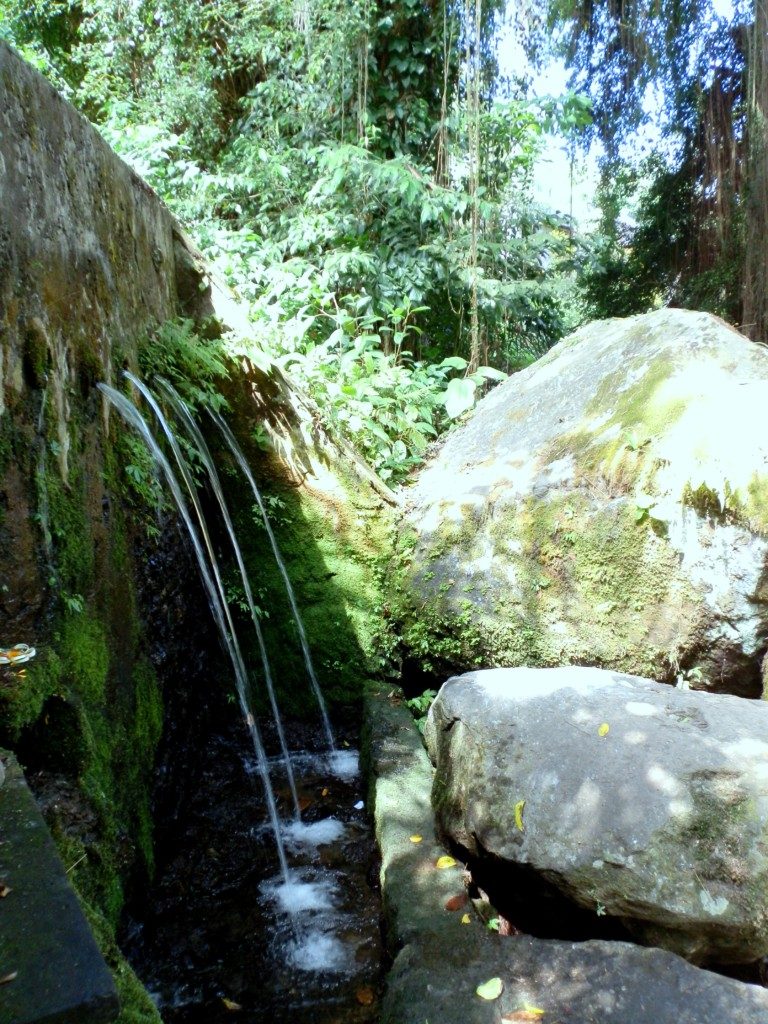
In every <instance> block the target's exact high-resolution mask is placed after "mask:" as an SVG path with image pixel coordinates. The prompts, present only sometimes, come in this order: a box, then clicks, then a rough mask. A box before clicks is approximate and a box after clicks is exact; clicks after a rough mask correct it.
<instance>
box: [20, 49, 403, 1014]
mask: <svg viewBox="0 0 768 1024" xmlns="http://www.w3.org/2000/svg"><path fill="white" fill-rule="evenodd" d="M0 192H1V193H2V195H3V204H2V210H0V548H1V549H2V551H3V555H4V564H3V574H2V577H0V624H1V632H0V647H2V646H9V645H11V644H15V643H27V644H30V645H32V646H34V647H35V648H36V649H37V656H36V657H35V658H34V659H33V660H32V661H31V662H29V663H28V664H26V665H24V666H22V667H18V668H11V667H8V668H0V741H2V742H3V743H5V744H6V745H8V746H10V747H12V748H13V749H15V750H16V751H17V753H18V755H19V758H20V761H21V762H22V764H23V765H25V766H26V768H27V769H28V771H29V774H30V777H31V781H32V784H33V786H34V787H35V789H36V792H37V795H38V798H39V800H40V801H41V803H42V805H43V808H44V810H45V813H46V816H47V820H48V822H49V825H50V827H51V830H52V832H53V834H54V836H55V838H56V840H57V842H58V845H59V848H60V851H61V854H62V857H63V859H64V861H65V862H66V864H67V866H68V867H69V868H70V877H71V878H72V881H73V884H74V885H75V887H76V889H77V891H78V892H79V894H80V896H81V898H82V900H83V903H84V905H85V907H86V910H87V913H88V915H89V918H90V920H91V922H92V924H93V926H94V929H95V931H96V933H97V935H98V936H99V940H100V943H101V945H102V949H103V950H104V952H105V955H106V957H107V959H108V961H109V962H110V964H111V966H112V967H113V969H114V971H115V974H116V979H117V982H118V986H119V988H120V989H121V992H122V994H123V996H124V999H125V1006H124V1009H123V1014H122V1017H121V1021H122V1024H139V1022H141V1021H144V1022H150V1021H156V1020H157V1019H158V1018H157V1015H156V1012H155V1011H154V1009H153V1008H152V1006H151V1003H150V1001H149V1000H148V999H147V998H146V995H145V994H144V993H143V992H142V990H141V987H140V985H139V984H138V982H137V981H136V979H135V977H134V976H133V975H132V973H131V971H130V969H129V968H128V967H127V965H126V964H125V962H124V960H123V959H122V957H121V956H120V954H119V951H118V950H117V948H116V946H115V945H114V931H115V926H116V924H117V922H118V918H119V916H120V914H121V910H122V909H123V906H124V903H125V900H126V897H127V895H128V894H129V891H130V889H131V888H132V887H133V888H136V884H137V883H140V884H143V883H144V882H145V881H146V879H147V878H148V877H149V876H150V875H151V872H152V866H153V856H154V852H153V822H152V791H153V770H154V767H155V762H156V757H157V752H158V745H159V744H161V743H163V744H166V745H167V743H166V741H167V735H168V732H169V730H170V727H171V726H172V725H173V723H171V722H169V720H168V718H167V714H168V712H167V711H166V709H168V708H175V709H178V708H179V707H180V706H182V705H184V704H185V703H186V704H187V705H189V704H192V705H193V702H194V699H195V697H194V694H195V692H199V690H197V688H198V687H200V686H219V687H222V688H223V687H226V686H228V685H230V682H229V680H228V672H227V670H226V667H223V668H222V659H221V654H220V652H219V650H218V645H217V642H216V639H215V637H214V636H213V634H212V629H211V624H210V621H209V617H208V615H207V611H206V609H205V599H204V597H202V592H201V587H200V585H199V583H198V581H197V578H196V574H195V571H194V567H193V565H192V563H191V560H190V559H189V557H188V556H186V555H184V554H183V552H182V553H181V554H182V555H183V557H180V558H178V559H176V558H175V555H174V552H176V551H177V550H178V549H179V544H180V541H179V534H178V532H177V529H176V521H175V518H174V516H173V514H172V513H171V512H170V511H169V508H168V504H167V500H166V499H164V498H163V497H162V491H161V489H160V488H159V487H158V485H157V483H156V481H155V479H154V477H153V470H152V466H151V460H150V459H149V458H148V456H147V455H146V452H144V451H143V449H142V447H141V444H140V443H139V442H138V441H137V438H136V437H135V436H133V434H132V433H131V432H130V431H129V430H128V429H127V428H126V427H125V425H124V424H123V423H122V421H121V420H120V419H119V418H118V416H117V414H116V413H115V412H114V411H113V410H111V409H110V407H109V406H108V404H107V402H106V400H105V399H104V397H103V395H102V393H101V392H100V391H99V390H98V388H97V386H96V385H97V384H98V383H99V382H100V381H104V382H107V383H110V384H112V385H114V386H116V387H122V386H123V385H122V382H121V377H120V371H121V370H122V369H123V368H128V369H131V370H133V371H134V372H135V371H137V370H138V369H139V367H140V366H141V365H142V363H143V364H144V365H156V363H157V360H155V361H154V362H153V359H152V358H149V359H142V355H145V356H150V357H151V356H153V355H157V350H156V346H157V344H158V341H157V339H158V338H160V339H161V340H162V338H163V337H164V336H165V335H163V333H162V330H161V328H162V327H163V325H164V324H167V323H168V322H170V321H172V320H174V319H175V318H176V317H179V316H182V317H185V318H187V320H189V321H192V323H193V325H194V328H195V331H196V334H194V335H193V334H191V333H190V331H189V329H188V328H184V331H183V332H182V333H184V337H185V339H186V340H185V344H187V343H189V344H191V345H195V344H198V345H205V344H216V345H217V351H220V350H221V346H219V344H218V342H216V341H213V342H210V341H209V342H204V341H202V340H201V339H202V338H207V339H211V338H214V339H215V338H216V337H217V336H219V335H220V334H221V332H222V330H226V327H225V326H224V324H223V323H222V320H226V323H227V324H228V325H229V326H237V325H238V324H239V325H240V326H242V322H243V321H242V318H239V316H240V315H239V311H238V310H237V309H236V308H235V307H234V305H233V304H232V303H231V302H230V301H229V300H228V299H226V297H222V296H221V294H219V293H217V292H216V288H215V286H212V285H211V282H210V281H209V280H208V278H207V276H206V272H205V268H204V267H203V266H202V263H201V261H200V257H199V255H198V254H197V253H195V252H194V250H192V249H191V247H190V246H189V244H188V242H187V241H186V240H185V238H184V235H183V233H182V231H181V230H180V228H179V226H178V225H177V224H176V223H175V222H174V221H173V219H172V218H171V216H170V215H169V214H168V212H167V211H166V210H165V208H164V207H163V206H162V204H161V203H160V202H159V200H158V199H157V197H156V196H155V195H154V193H153V192H152V191H151V190H150V189H149V188H148V187H147V186H146V184H145V183H144V182H142V181H141V180H140V179H139V178H138V177H137V176H136V175H135V174H133V172H131V171H130V170H129V168H127V167H126V166H125V165H124V164H123V163H122V162H121V161H120V160H119V159H118V158H117V157H116V156H115V155H114V154H113V153H112V152H111V151H110V150H109V148H108V147H107V146H106V144H105V143H104V142H103V140H102V139H101V138H100V137H99V135H98V134H97V133H96V132H95V131H94V129H93V128H92V127H91V126H90V125H89V124H88V123H87V122H86V121H85V120H84V119H83V118H82V117H80V116H79V115H78V114H77V113H76V112H75V111H74V110H73V109H72V108H70V107H69V106H68V105H67V104H66V103H65V102H64V101H63V100H62V99H61V98H60V97H59V96H58V95H57V94H56V93H55V92H54V90H53V89H51V87H50V86H49V85H48V84H47V83H46V82H45V81H44V80H43V79H42V78H41V77H40V76H39V75H38V74H37V73H36V72H35V71H34V70H33V69H31V68H29V67H28V66H26V65H25V64H24V63H23V62H22V61H21V60H20V59H19V58H18V57H17V56H16V55H15V54H13V52H12V51H11V50H9V49H8V47H7V46H5V45H4V44H2V43H0ZM152 346H155V349H154V351H151V349H152ZM165 355H168V353H165ZM166 363H167V359H161V360H160V363H159V365H160V366H162V367H163V368H164V371H165V369H166ZM200 364H201V366H202V365H203V364H205V365H207V366H209V365H210V360H208V361H206V360H200ZM230 367H231V371H232V372H231V376H230V381H229V384H228V398H229V400H230V403H231V406H232V414H231V423H232V425H233V429H234V430H235V432H236V433H237V434H238V436H240V438H241V440H243V442H244V444H245V447H246V454H247V455H248V457H249V458H250V459H251V461H252V464H253V465H254V469H255V471H256V473H257V475H258V477H259V481H260V483H262V484H263V487H264V494H265V498H266V500H267V504H268V507H269V508H270V511H271V513H272V521H273V525H274V528H275V531H276V534H277V537H278V541H279V543H280V546H281V548H282V551H283V554H284V557H285V561H286V563H287V566H288V571H289V573H290V574H291V576H292V578H293V580H294V585H295V589H296V597H297V601H298V604H299V606H300V608H301V609H302V613H303V616H304V622H305V626H306V630H307V635H308V639H309V644H310V647H311V650H312V655H313V660H314V662H315V667H316V669H317V672H318V676H319V678H320V682H321V685H322V686H323V689H324V690H325V692H326V695H327V696H328V698H329V699H330V701H331V704H332V711H334V710H335V713H336V714H338V713H340V709H344V713H348V711H349V709H350V707H351V706H352V705H354V704H356V703H358V702H359V697H360V694H361V693H362V690H363V688H364V686H365V684H366V682H367V680H369V679H370V678H371V677H372V676H377V675H380V674H381V673H382V672H383V671H385V670H386V667H387V664H388V654H389V648H388V646H387V645H388V639H387V629H386V627H385V628H382V626H381V623H382V615H381V613H382V601H381V581H382V577H383V575H384V573H385V568H384V562H383V559H384V558H385V557H386V556H385V555H383V554H382V552H383V551H384V550H385V549H386V545H387V544H388V543H389V539H390V529H391V523H392V515H391V511H392V507H393V499H392V496H391V495H390V494H389V493H388V492H387V491H386V489H385V488H383V487H382V486H381V485H379V484H377V482H376V481H375V480H374V478H373V477H372V476H371V474H370V473H367V471H365V470H364V469H363V467H362V465H361V464H360V463H359V462H357V460H356V459H355V458H354V456H353V455H352V454H351V453H349V452H347V451H346V450H344V449H343V447H341V446H340V445H339V444H337V443H336V442H334V441H333V440H332V439H331V438H329V437H328V436H327V435H326V434H325V432H324V431H323V428H322V426H321V424H320V421H319V417H318V415H317V411H316V410H315V409H313V408H312V406H311V403H309V402H308V400H306V399H303V398H302V397H301V396H299V395H297V394H296V393H295V392H294V391H293V390H292V389H291V388H290V386H289V385H288V384H287V383H286V382H285V381H284V380H283V379H282V377H281V376H280V375H279V373H277V372H274V373H272V374H264V373H259V372H257V371H255V370H253V371H252V372H246V370H244V369H243V368H242V367H241V366H240V364H235V363H230ZM185 372H186V371H185ZM189 383H191V384H194V382H189ZM207 386H210V381H208V382H207ZM256 427H259V428H260V430H261V431H263V430H264V429H265V428H266V429H267V431H268V433H269V438H270V441H269V444H268V445H267V450H266V451H264V450H262V448H261V447H260V446H259V445H258V444H256V443H255V442H254V439H253V430H254V428H256ZM259 436H261V435H259ZM219 455H221V453H219ZM222 457H223V458H224V460H225V461H226V457H224V456H222ZM227 489H228V491H229V493H230V498H231V501H232V506H233V509H234V514H235V518H236V519H237V521H238V526H239V532H240V536H241V539H242V540H243V543H244V547H245V549H246V555H247V557H248V561H249V563H250V568H251V573H252V579H253V581H254V586H255V589H256V591H257V596H258V600H259V601H260V602H261V604H262V606H263V609H264V611H265V613H266V614H268V617H266V618H265V620H264V623H265V632H266V637H267V643H268V647H269V651H270V655H271V658H272V663H273V671H274V673H275V676H276V679H277V682H278V689H279V690H280V692H281V696H282V698H283V704H284V706H285V708H286V710H287V711H288V712H289V713H296V714H300V715H304V716H306V717H311V716H312V715H313V714H314V713H315V712H314V708H313V706H312V698H311V697H310V695H309V690H308V687H307V683H306V673H305V670H304V666H303V661H302V659H301V655H300V650H299V646H298V644H297V638H296V635H295V631H294V630H293V627H292V626H291V625H290V623H289V616H288V605H287V601H286V598H285V594H284V590H283V587H282V582H281V580H280V578H279V575H278V573H277V569H276V566H275V563H274V560H273V559H272V557H271V554H270V553H269V552H267V550H266V543H265V541H266V538H265V535H264V531H263V528H262V527H261V526H260V524H259V523H258V522H255V521H254V517H253V514H252V508H253V500H252V498H251V496H250V493H249V492H248V490H247V489H246V485H245V483H244V481H243V480H242V479H238V478H237V476H236V474H235V473H234V472H230V473H228V474H227ZM219 539H221V538H219ZM182 543H183V542H182ZM224 562H225V564H226V557H225V559H224ZM226 571H227V573H229V569H227V570H226ZM233 582H236V581H233V578H231V576H229V575H228V583H230V584H233ZM249 653H250V654H251V656H252V659H253V661H254V663H255V657H253V655H254V652H253V651H251V652H249ZM164 730H165V733H164ZM163 735H164V736H165V738H164V739H162V741H161V736H163ZM165 824H166V825H167V823H165Z"/></svg>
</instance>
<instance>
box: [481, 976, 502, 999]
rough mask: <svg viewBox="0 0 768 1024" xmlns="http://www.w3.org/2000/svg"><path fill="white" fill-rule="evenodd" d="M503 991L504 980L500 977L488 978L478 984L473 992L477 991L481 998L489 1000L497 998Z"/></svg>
mask: <svg viewBox="0 0 768 1024" xmlns="http://www.w3.org/2000/svg"><path fill="white" fill-rule="evenodd" d="M503 991H504V982H503V981H502V980H501V978H489V979H488V981H484V982H483V984H482V985H478V986H477V988H476V989H475V992H477V994H478V995H479V996H480V998H481V999H487V1000H488V1001H489V1002H490V1001H491V1000H492V999H498V998H499V996H500V995H501V993H502V992H503Z"/></svg>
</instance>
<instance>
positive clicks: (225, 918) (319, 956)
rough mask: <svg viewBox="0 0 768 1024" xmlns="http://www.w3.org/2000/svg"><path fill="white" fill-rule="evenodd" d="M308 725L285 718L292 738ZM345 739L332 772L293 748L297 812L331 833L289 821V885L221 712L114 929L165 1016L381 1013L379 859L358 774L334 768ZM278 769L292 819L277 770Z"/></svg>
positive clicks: (241, 746)
mask: <svg viewBox="0 0 768 1024" xmlns="http://www.w3.org/2000/svg"><path fill="white" fill-rule="evenodd" d="M297 733H298V734H297ZM292 739H293V744H291V740H292ZM303 739H304V737H303V736H301V735H300V730H297V729H291V728H290V727H289V744H291V745H292V749H295V746H294V745H298V743H299V742H301V741H302V740H303ZM340 747H341V761H342V762H343V763H342V764H337V765H336V766H335V767H336V769H337V771H336V772H335V773H334V771H333V770H331V767H330V766H329V764H328V763H327V757H326V756H325V755H323V754H321V753H312V752H305V753H304V754H302V755H301V756H299V757H298V758H297V761H296V768H297V775H298V776H299V778H300V779H301V783H300V787H299V788H300V797H301V800H302V805H303V808H304V809H303V813H302V822H303V825H304V826H305V830H306V832H307V833H310V834H312V835H314V838H315V840H316V839H317V838H318V837H319V838H323V837H322V835H320V836H319V835H318V833H321V832H325V833H327V835H326V836H325V838H326V839H328V840H330V841H328V842H323V843H320V844H316V843H315V842H313V843H307V842H306V841H305V842H297V841H296V838H295V837H294V838H293V839H292V838H291V833H290V832H289V833H288V834H287V837H286V842H287V844H288V853H289V857H288V859H289V863H290V866H291V884H290V885H289V886H288V887H287V888H285V887H283V886H281V885H280V881H281V880H280V878H279V875H278V866H277V858H276V856H275V854H274V847H273V841H272V834H271V832H270V830H269V828H268V826H267V824H266V813H265V810H264V805H263V799H262V785H261V778H260V776H259V775H258V773H257V772H256V771H255V768H254V765H253V755H252V751H251V750H249V748H248V737H247V733H246V730H245V728H244V727H243V726H242V724H241V723H240V722H239V721H237V720H234V721H230V722H228V723H226V724H220V725H219V727H218V728H216V729H215V730H214V734H213V735H210V737H209V738H208V739H207V740H205V741H204V744H203V745H202V748H201V749H199V751H197V752H196V757H197V758H198V761H197V764H196V766H195V768H196V770H195V776H196V778H195V785H194V786H193V787H192V788H191V792H190V794H189V795H188V796H187V798H186V800H185V801H184V804H183V806H182V807H179V808H178V809H177V814H176V817H175V819H174V820H173V821H165V822H164V823H163V825H164V826H165V827H164V828H163V829H162V835H163V837H164V838H163V845H162V850H161V865H160V869H159V873H158V877H157V879H156V881H155V884H154V886H153V887H152V888H151V889H150V890H149V891H148V892H147V893H146V898H145V899H141V900H139V901H137V903H136V905H135V907H134V912H133V918H132V919H131V920H129V921H128V922H127V923H126V926H125V928H124V931H123V935H122V942H121V945H122V946H123V948H124V950H125V952H126V954H127V956H128V958H129V960H130V961H131V963H132V964H133V966H134V968H135V970H136V972H137V973H138V975H139V977H140V978H141V979H142V981H143V982H144V984H145V985H146V987H147V988H148V989H149V991H150V992H151V993H152V994H153V996H154V998H155V999H156V1002H157V1004H158V1007H159V1009H160V1012H161V1013H162V1016H163V1019H164V1020H165V1021H166V1022H167V1024H219V1022H224V1021H226V1022H230V1024H231V1022H237V1021H241V1022H243V1024H257V1022H262V1021H264V1022H266V1021H270V1022H271V1024H283V1022H285V1024H288V1022H291V1024H301V1022H304V1021H306V1022H312V1024H373V1022H374V1021H375V1020H376V1019H377V1016H378V1008H377V1003H378V998H379V990H380V984H381V972H382V957H383V953H382V947H381V940H380V929H379V897H378V892H377V888H376V887H377V879H378V866H377V864H376V861H375V848H374V844H373V840H372V836H371V830H370V826H369V822H368V820H367V816H366V811H365V809H360V808H356V807H355V805H356V804H358V803H359V801H361V800H363V798H364V797H363V784H362V780H361V778H360V776H359V774H354V775H351V776H350V775H349V774H347V773H344V772H342V771H341V770H340V769H341V768H347V769H348V768H350V767H351V766H353V765H354V762H355V752H354V751H353V750H351V749H348V748H347V747H345V746H344V745H343V741H342V744H340ZM273 779H274V784H275V786H276V789H277V793H278V800H279V803H280V805H281V809H282V811H283V812H284V814H285V815H286V817H288V818H289V819H290V810H289V800H290V797H289V795H288V792H287V787H286V786H285V785H284V780H283V779H282V778H281V775H280V773H279V771H277V770H276V771H275V773H274V775H273ZM334 821H335V822H336V823H337V824H334ZM334 832H336V833H338V834H337V835H336V836H334V835H333V833H334ZM305 838H306V837H305ZM286 904H290V906H291V907H292V908H293V913H287V912H286V910H285V905H286Z"/></svg>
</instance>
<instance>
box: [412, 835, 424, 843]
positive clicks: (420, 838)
mask: <svg viewBox="0 0 768 1024" xmlns="http://www.w3.org/2000/svg"><path fill="white" fill-rule="evenodd" d="M423 838H424V836H411V842H412V843H420V842H421V841H422V839H423Z"/></svg>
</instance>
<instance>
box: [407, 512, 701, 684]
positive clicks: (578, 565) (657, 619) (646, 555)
mask: <svg viewBox="0 0 768 1024" xmlns="http://www.w3.org/2000/svg"><path fill="white" fill-rule="evenodd" d="M478 530H479V527H477V526H474V527H473V529H472V530H471V531H469V532H468V533H467V532H466V531H460V532H457V527H456V524H453V523H448V524H447V525H446V524H443V525H442V526H441V527H440V529H439V531H438V536H437V538H433V539H432V540H431V541H429V542H428V544H427V546H426V548H425V551H424V552H422V553H420V557H419V559H418V564H419V565H426V564H429V566H430V570H431V571H430V574H429V575H431V576H432V577H433V578H432V579H427V578H426V576H427V574H422V575H421V576H420V577H419V578H417V579H415V578H414V577H413V575H412V572H411V570H410V569H409V568H408V567H406V569H405V571H404V573H403V575H402V579H401V581H400V582H399V584H398V591H399V598H398V600H399V607H400V614H401V615H402V618H403V620H404V623H405V626H404V631H403V640H404V643H405V644H406V645H407V647H408V649H409V651H410V652H412V653H413V654H414V655H415V656H416V657H417V658H418V660H419V661H420V663H421V664H422V666H423V667H424V668H425V669H426V670H429V669H430V663H431V662H435V661H437V662H440V663H442V662H445V663H448V664H449V665H450V666H451V667H452V669H453V670H456V669H459V668H463V669H466V668H471V667H474V666H476V665H478V664H483V665H487V666H497V665H509V666H514V665H539V666H547V665H558V664H567V663H576V664H579V663H584V664H594V665H605V666H606V667H611V668H615V669H624V670H627V671H633V672H641V673H644V674H647V675H651V676H654V677H656V678H667V677H669V676H670V673H671V672H672V666H673V665H674V661H675V655H676V652H677V647H678V643H679V641H680V638H679V637H678V636H677V635H667V632H666V631H667V630H668V627H667V626H666V624H665V623H666V619H667V617H665V615H664V614H663V613H662V612H660V608H661V609H663V606H664V602H665V601H666V600H669V601H670V602H674V605H675V622H676V623H677V624H679V623H680V621H681V620H682V621H683V623H684V624H685V623H686V612H687V609H688V605H687V604H686V600H687V599H688V598H690V599H691V600H690V602H689V604H690V611H689V612H688V622H687V625H688V626H689V627H690V628H693V626H694V619H695V611H694V602H693V598H694V594H693V592H692V590H691V588H690V587H688V586H687V585H685V584H684V583H683V582H682V581H681V580H680V577H679V575H678V571H677V569H678V567H677V560H676V557H675V555H674V553H673V552H671V551H670V550H669V548H668V546H667V545H666V544H665V542H664V540H663V538H662V537H660V536H658V535H657V534H656V533H655V532H654V530H653V529H652V528H651V526H649V523H648V522H647V521H646V522H637V521H636V519H635V515H634V509H633V508H632V506H631V505H630V504H629V503H627V502H615V503H611V504H608V505H603V506H600V505H596V504H595V503H593V502H591V501H590V500H589V498H588V497H586V496H585V495H581V494H579V493H574V494H572V495H569V496H566V497H563V496H558V497H554V498H548V499H544V500H537V499H533V498H529V499H528V500H526V501H524V502H521V503H520V504H519V505H517V506H509V507H506V508H504V507H499V506H497V507H496V508H495V509H494V510H493V515H492V517H491V518H490V519H489V521H488V523H486V524H484V525H483V527H482V529H481V530H480V532H478ZM457 537H461V538H463V539H462V540H461V541H457ZM488 539H490V541H491V543H492V545H493V547H494V554H493V556H491V561H490V568H486V567H485V566H487V565H488V554H487V550H486V548H485V545H487V542H488ZM433 544H434V545H435V546H436V547H437V548H438V550H439V551H440V552H441V553H440V555H439V557H438V558H437V559H434V560H430V559H429V554H430V552H431V550H432V545H433ZM443 550H445V552H446V554H445V555H443V554H442V552H443ZM481 555H483V556H484V557H483V562H482V565H483V568H482V569H478V570H477V574H476V575H475V574H474V573H473V569H472V566H473V563H474V562H475V560H476V559H477V558H479V557H480V556H481ZM496 565H498V566H501V567H502V568H501V570H500V572H499V575H498V578H496V576H495V573H496V571H497V570H496V569H495V568H494V567H495V566H496ZM457 580H458V581H460V583H461V586H458V587H457V586H455V585H449V584H451V583H452V582H453V583H454V584H455V581H457ZM470 584H473V585H474V588H475V589H474V592H473V600H472V602H468V601H467V599H466V597H465V596H464V594H465V590H466V586H468V585H470ZM413 594H417V595H419V600H418V601H417V602H414V600H413V598H412V596H411V595H413ZM499 595H501V596H499ZM425 598H426V600H425ZM677 628H678V629H684V628H686V627H685V625H683V626H679V625H678V627H677Z"/></svg>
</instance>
